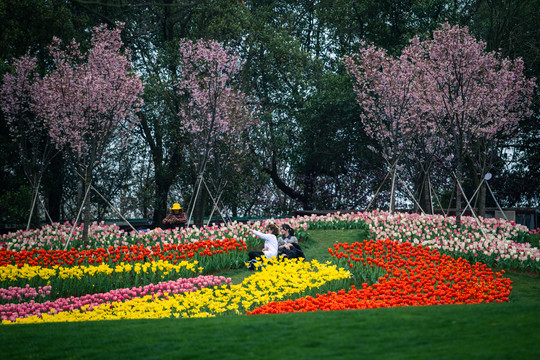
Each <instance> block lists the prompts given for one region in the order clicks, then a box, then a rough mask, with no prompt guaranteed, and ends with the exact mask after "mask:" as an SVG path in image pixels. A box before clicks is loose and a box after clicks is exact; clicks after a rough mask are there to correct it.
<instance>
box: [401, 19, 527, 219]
mask: <svg viewBox="0 0 540 360" xmlns="http://www.w3.org/2000/svg"><path fill="white" fill-rule="evenodd" d="M402 57H404V58H406V59H407V62H408V63H409V64H410V67H411V68H412V69H413V73H414V82H413V91H412V92H413V94H414V101H413V104H414V108H413V109H412V111H413V112H414V113H415V114H416V115H417V117H418V118H419V119H421V121H422V122H423V123H425V124H427V126H428V127H429V128H430V129H431V130H432V131H433V136H435V137H438V138H439V139H445V140H447V141H448V145H449V146H448V148H446V149H445V150H446V153H447V156H448V157H449V158H450V159H451V160H452V164H453V168H454V172H455V176H456V181H457V182H458V183H461V181H462V178H463V166H464V163H465V161H466V160H470V164H471V165H472V167H473V169H474V172H475V173H479V174H480V175H481V176H482V177H483V174H484V173H485V172H486V171H487V170H489V166H490V164H489V161H486V159H487V158H488V157H490V156H492V154H494V153H495V152H496V151H497V149H499V148H500V146H501V143H502V142H503V141H504V140H507V139H508V138H510V137H512V136H515V135H516V132H517V126H518V122H519V120H520V119H522V118H523V117H524V116H528V115H529V114H530V111H529V107H530V104H531V100H532V95H533V91H534V87H535V80H534V79H527V78H526V77H525V76H524V74H523V70H524V63H523V61H522V60H521V59H516V60H513V61H512V60H509V59H503V58H501V56H500V54H498V53H496V52H487V51H486V44H485V43H484V42H482V41H478V40H476V39H475V38H474V37H473V36H472V35H471V34H469V31H468V29H467V28H466V27H460V26H450V25H449V24H448V23H445V24H443V25H442V27H441V28H440V29H439V30H436V31H435V32H434V33H433V37H432V38H430V39H426V40H423V41H422V40H420V38H419V37H415V38H413V39H412V40H411V42H410V44H409V45H408V46H407V47H406V48H405V49H404V51H403V53H402ZM458 190H459V187H458ZM461 197H462V193H461V191H458V192H457V197H456V212H457V214H456V215H457V217H458V220H459V218H460V216H461V208H462V205H461Z"/></svg>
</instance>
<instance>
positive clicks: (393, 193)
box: [390, 168, 397, 214]
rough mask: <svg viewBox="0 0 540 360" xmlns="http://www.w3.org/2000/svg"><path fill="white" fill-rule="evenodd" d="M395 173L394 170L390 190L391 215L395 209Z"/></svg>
mask: <svg viewBox="0 0 540 360" xmlns="http://www.w3.org/2000/svg"><path fill="white" fill-rule="evenodd" d="M396 171H397V169H396V168H394V170H393V171H392V188H391V190H390V213H392V214H393V213H394V211H395V208H396Z"/></svg>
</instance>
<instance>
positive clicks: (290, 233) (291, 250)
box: [278, 224, 305, 259]
mask: <svg viewBox="0 0 540 360" xmlns="http://www.w3.org/2000/svg"><path fill="white" fill-rule="evenodd" d="M281 233H282V234H283V235H282V236H280V237H279V239H278V251H279V255H281V256H283V257H285V258H288V259H294V258H300V257H302V258H305V256H304V252H303V251H302V248H301V247H300V245H298V239H297V238H296V236H294V229H293V228H292V227H291V226H290V225H288V224H282V225H281Z"/></svg>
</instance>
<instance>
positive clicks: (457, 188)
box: [456, 160, 462, 228]
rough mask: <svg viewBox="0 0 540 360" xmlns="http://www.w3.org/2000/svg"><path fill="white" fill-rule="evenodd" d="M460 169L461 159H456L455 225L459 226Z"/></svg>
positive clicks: (460, 207)
mask: <svg viewBox="0 0 540 360" xmlns="http://www.w3.org/2000/svg"><path fill="white" fill-rule="evenodd" d="M461 170H462V164H461V161H459V160H458V163H457V174H456V181H457V186H456V226H457V227H458V228H459V227H460V226H461V209H462V206H461V197H462V193H461V188H462V187H461Z"/></svg>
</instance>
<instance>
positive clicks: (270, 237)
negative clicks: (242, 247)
mask: <svg viewBox="0 0 540 360" xmlns="http://www.w3.org/2000/svg"><path fill="white" fill-rule="evenodd" d="M266 230H267V231H268V232H269V234H264V233H262V232H259V231H255V230H253V235H255V236H257V237H259V238H261V239H263V240H264V248H263V249H262V251H250V252H249V266H248V268H249V269H250V270H254V269H255V267H254V265H253V264H254V263H255V262H256V261H257V260H256V259H257V258H261V257H262V256H263V255H264V256H266V257H267V258H268V259H272V258H273V257H276V256H277V254H278V242H277V236H278V235H279V228H278V227H277V226H276V225H275V224H269V225H268V226H267V227H266Z"/></svg>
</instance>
